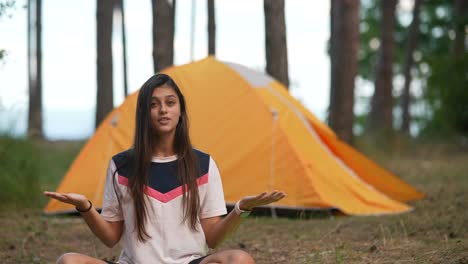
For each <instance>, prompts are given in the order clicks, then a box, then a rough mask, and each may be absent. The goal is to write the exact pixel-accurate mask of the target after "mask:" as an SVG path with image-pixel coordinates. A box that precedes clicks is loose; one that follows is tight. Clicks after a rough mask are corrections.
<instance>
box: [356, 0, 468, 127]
mask: <svg viewBox="0 0 468 264" xmlns="http://www.w3.org/2000/svg"><path fill="white" fill-rule="evenodd" d="M380 3H381V2H380V1H372V0H361V14H360V16H361V24H360V33H361V35H360V50H359V71H358V75H359V76H361V77H362V78H364V79H367V80H368V81H371V82H373V80H374V68H375V65H376V60H377V55H378V51H379V47H380V40H379V34H380V16H381V11H380ZM455 19H456V16H455V15H454V1H452V0H425V1H423V3H422V5H421V10H420V20H421V21H420V27H419V29H420V32H419V38H418V47H417V49H416V51H415V52H414V53H413V58H414V65H413V70H412V76H413V80H415V79H418V80H419V82H418V83H419V84H420V87H413V88H417V89H419V90H418V91H416V92H415V91H414V90H413V97H412V106H413V108H414V107H416V108H420V109H421V108H423V109H424V111H416V112H418V113H417V114H416V113H415V112H412V113H413V114H412V122H413V123H416V124H417V125H418V127H419V128H420V129H421V133H422V134H423V135H429V134H432V135H434V134H467V133H468V128H467V127H468V118H467V116H468V113H467V112H468V108H467V107H468V100H467V98H468V89H466V87H468V76H467V72H468V70H467V65H468V57H467V56H466V54H467V53H466V48H465V52H464V56H463V57H462V58H455V57H454V56H453V54H452V53H451V51H452V47H453V45H454V43H453V42H454V41H453V40H454V36H455V28H456V26H457V25H462V26H463V25H465V26H466V25H467V24H468V23H467V19H468V17H467V15H465V17H462V18H460V19H458V21H455ZM411 21H412V10H411V9H409V10H406V9H404V8H402V7H401V6H399V7H398V8H397V11H396V25H395V28H394V29H395V35H394V36H395V58H394V66H393V70H394V76H402V69H403V56H404V52H405V48H406V41H407V39H408V33H409V31H408V27H409V25H410V23H411ZM465 37H466V31H465ZM401 86H402V84H401ZM401 88H402V87H397V86H395V87H394V91H396V92H394V95H396V96H398V95H399V94H398V91H401ZM399 101H400V100H399V98H398V97H397V98H395V103H399ZM399 108H400V106H399V105H395V109H396V110H397V111H394V112H397V113H401V111H398V109H399ZM364 115H365V114H364ZM395 119H396V120H399V119H401V117H399V116H396V117H395ZM359 122H360V123H363V122H364V123H365V118H361V119H359ZM360 125H362V124H360Z"/></svg>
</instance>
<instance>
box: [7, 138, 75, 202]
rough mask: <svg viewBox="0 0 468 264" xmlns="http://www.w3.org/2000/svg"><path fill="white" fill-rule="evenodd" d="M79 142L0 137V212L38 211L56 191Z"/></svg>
mask: <svg viewBox="0 0 468 264" xmlns="http://www.w3.org/2000/svg"><path fill="white" fill-rule="evenodd" d="M82 146H83V142H82V141H72V142H66V141H55V142H49V141H41V140H31V139H26V138H15V137H13V136H10V135H0V186H1V188H2V191H1V192H0V200H1V201H2V203H0V209H2V210H4V209H17V208H37V207H41V206H43V205H44V204H45V202H46V200H47V199H46V198H45V197H44V195H42V192H43V191H44V190H55V189H56V187H57V184H58V183H59V181H60V179H61V178H62V177H63V176H64V175H65V172H66V171H67V169H68V168H69V166H70V164H71V162H72V161H73V159H74V158H75V157H76V155H77V154H78V151H79V150H80V149H81V148H82Z"/></svg>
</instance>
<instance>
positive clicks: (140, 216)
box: [129, 73, 200, 241]
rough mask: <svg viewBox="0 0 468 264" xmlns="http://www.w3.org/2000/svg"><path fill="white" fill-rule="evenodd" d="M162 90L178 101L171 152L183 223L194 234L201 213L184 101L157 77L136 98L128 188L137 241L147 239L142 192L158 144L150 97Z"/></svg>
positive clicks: (172, 84) (160, 75)
mask: <svg viewBox="0 0 468 264" xmlns="http://www.w3.org/2000/svg"><path fill="white" fill-rule="evenodd" d="M162 86H164V87H171V88H172V89H174V91H175V92H176V94H177V96H178V97H179V102H180V112H181V115H180V118H179V122H178V124H177V127H176V131H175V137H174V151H175V153H176V154H177V168H178V171H177V179H178V181H179V182H180V183H181V184H182V192H183V207H184V209H183V213H184V222H187V221H188V223H189V226H190V228H191V229H193V230H196V229H197V221H198V211H199V209H200V199H199V196H198V185H197V176H198V172H199V167H198V161H197V156H196V154H195V153H194V151H193V149H192V144H191V143H190V138H189V123H188V116H187V112H186V104H185V98H184V96H183V95H182V93H181V91H180V89H179V87H178V86H177V84H176V83H175V82H174V80H173V79H172V78H171V77H169V76H168V75H167V74H163V73H158V74H156V75H153V76H152V77H151V78H149V79H148V80H147V81H146V82H145V83H144V84H143V86H142V87H141V89H140V92H139V94H138V100H137V106H136V116H135V137H134V141H133V151H132V155H131V157H132V158H131V160H130V163H131V172H130V177H129V188H130V193H131V196H132V198H133V204H134V206H135V226H136V229H137V231H138V239H139V240H140V241H146V239H147V238H150V236H149V235H148V233H147V232H146V229H145V224H146V221H147V217H148V215H147V212H148V208H147V203H146V202H145V199H146V198H145V195H144V188H145V185H147V184H148V178H149V170H150V165H151V158H152V156H153V147H154V146H155V144H156V143H157V142H158V140H159V137H158V136H157V134H156V131H155V129H154V125H153V123H152V120H151V97H152V94H153V91H154V89H157V88H158V87H162Z"/></svg>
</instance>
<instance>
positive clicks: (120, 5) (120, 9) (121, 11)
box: [115, 0, 128, 97]
mask: <svg viewBox="0 0 468 264" xmlns="http://www.w3.org/2000/svg"><path fill="white" fill-rule="evenodd" d="M115 12H117V14H118V15H119V16H120V29H121V30H122V35H121V36H122V60H123V78H124V83H123V84H124V96H125V97H127V95H128V76H127V37H126V32H125V6H124V1H123V0H117V1H116V3H115Z"/></svg>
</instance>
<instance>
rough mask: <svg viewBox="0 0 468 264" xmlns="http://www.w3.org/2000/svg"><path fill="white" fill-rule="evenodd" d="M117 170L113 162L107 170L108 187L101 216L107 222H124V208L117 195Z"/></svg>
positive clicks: (105, 191) (106, 186)
mask: <svg viewBox="0 0 468 264" xmlns="http://www.w3.org/2000/svg"><path fill="white" fill-rule="evenodd" d="M116 169H117V168H116V166H115V163H114V161H113V160H111V161H110V164H109V167H108V168H107V176H106V185H105V187H104V198H103V202H102V211H101V216H102V217H103V218H104V219H105V220H107V221H112V222H115V221H122V220H123V214H122V208H121V206H120V203H119V200H118V199H117V194H116V190H118V183H117V177H118V175H117V173H116V174H115V175H114V172H115V171H116ZM113 177H115V178H113ZM114 185H115V188H114Z"/></svg>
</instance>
